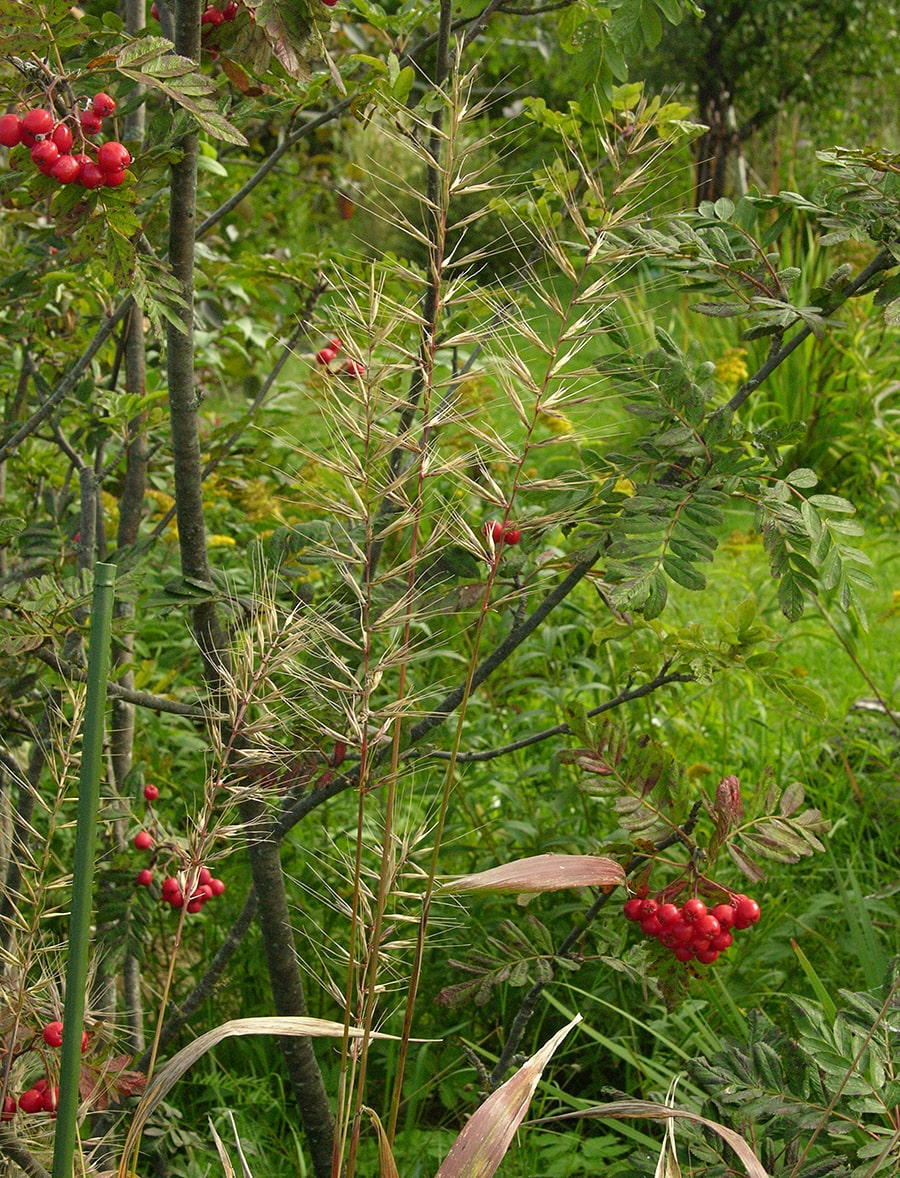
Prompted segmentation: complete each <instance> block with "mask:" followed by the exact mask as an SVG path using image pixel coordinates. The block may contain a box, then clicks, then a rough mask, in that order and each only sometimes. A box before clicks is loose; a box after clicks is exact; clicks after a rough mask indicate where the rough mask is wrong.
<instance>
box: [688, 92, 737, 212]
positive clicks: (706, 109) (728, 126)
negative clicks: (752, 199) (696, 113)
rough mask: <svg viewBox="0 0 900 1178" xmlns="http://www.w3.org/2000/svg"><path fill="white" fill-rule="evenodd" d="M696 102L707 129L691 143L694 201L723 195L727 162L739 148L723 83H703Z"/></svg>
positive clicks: (734, 155) (728, 162) (697, 201)
mask: <svg viewBox="0 0 900 1178" xmlns="http://www.w3.org/2000/svg"><path fill="white" fill-rule="evenodd" d="M699 102H700V121H701V122H702V123H705V124H706V126H707V128H708V130H707V131H706V132H705V133H704V134H703V135H702V136H701V137H700V138H699V139H698V140H697V142H696V144H695V147H694V160H695V171H694V204H695V205H699V204H700V202H701V201H704V200H718V199H719V197H720V196H724V195H725V188H726V184H727V180H728V169H729V165H730V163H731V161H732V159H733V158H736V157H737V154H738V152H739V149H740V137H739V135H738V132H737V128H736V127H735V126H734V117H733V114H732V111H731V95H730V94H729V92H728V89H727V88H726V86H725V83H724V82H722V81H718V82H717V83H715V85H714V88H710V89H708V90H707V89H706V88H705V87H704V89H703V90H702V91H701V93H700V95H699Z"/></svg>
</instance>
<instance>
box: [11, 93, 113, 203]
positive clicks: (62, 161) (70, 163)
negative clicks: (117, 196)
mask: <svg viewBox="0 0 900 1178" xmlns="http://www.w3.org/2000/svg"><path fill="white" fill-rule="evenodd" d="M115 109H116V104H115V101H114V99H112V98H110V96H109V95H108V94H105V93H103V92H102V91H101V92H100V93H99V94H95V95H94V97H93V98H92V99H90V100H89V101H88V102H87V103H86V104H85V105H84V107H83V108H82V109H80V110H73V111H70V112H68V113H67V114H66V115H65V116H64V117H63V118H57V117H56V115H55V114H54V113H53V112H52V111H51V110H48V109H47V108H46V107H43V106H35V107H32V108H31V109H30V110H27V111H25V112H24V114H22V115H21V116H20V115H18V114H16V113H15V112H10V113H8V114H5V115H3V116H2V117H0V145H2V146H3V147H9V148H14V147H18V146H19V145H20V144H21V145H22V146H23V147H26V148H28V150H29V153H30V155H31V159H32V161H33V162H34V164H35V166H36V167H37V169H38V171H39V172H42V173H43V174H44V175H45V176H51V177H52V178H53V179H54V180H56V181H58V182H59V183H60V184H79V185H81V187H82V188H102V187H105V188H118V187H119V185H120V184H121V183H122V182H123V180H124V179H125V172H126V169H127V168H128V165H129V164H130V163H131V153H130V152H129V150H128V148H127V147H125V146H124V144H122V143H120V142H119V141H118V139H107V140H105V141H104V142H103V143H101V144H99V145H98V146H95V144H94V143H93V138H94V136H96V135H99V134H100V132H101V131H102V129H103V122H104V120H105V119H108V118H110V117H111V116H112V115H113V114H114V113H115Z"/></svg>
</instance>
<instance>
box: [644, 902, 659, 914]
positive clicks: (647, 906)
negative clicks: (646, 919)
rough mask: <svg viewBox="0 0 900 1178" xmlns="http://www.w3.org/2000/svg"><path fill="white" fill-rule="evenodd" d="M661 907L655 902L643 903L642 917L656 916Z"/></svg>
mask: <svg viewBox="0 0 900 1178" xmlns="http://www.w3.org/2000/svg"><path fill="white" fill-rule="evenodd" d="M658 907H659V905H658V904H657V902H656V901H655V900H642V901H641V916H642V917H643V916H655V915H656V910H657V908H658Z"/></svg>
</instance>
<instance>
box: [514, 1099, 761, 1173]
mask: <svg viewBox="0 0 900 1178" xmlns="http://www.w3.org/2000/svg"><path fill="white" fill-rule="evenodd" d="M572 1117H604V1118H608V1119H609V1120H620V1119H627V1118H631V1117H649V1118H656V1117H663V1118H676V1117H680V1118H683V1119H684V1120H687V1121H693V1122H694V1124H696V1125H703V1126H705V1127H706V1128H707V1129H712V1130H713V1132H714V1133H718V1134H719V1136H720V1137H721V1138H722V1139H723V1141H726V1142H727V1143H728V1145H730V1146H731V1148H732V1149H733V1150H734V1152H735V1153H736V1154H737V1156H738V1157H739V1158H740V1159H741V1162H742V1163H743V1166H744V1169H745V1170H746V1171H747V1173H748V1174H749V1176H750V1178H769V1173H768V1171H767V1170H766V1168H765V1166H763V1164H762V1162H761V1161H760V1160H759V1158H758V1157H757V1156H756V1154H755V1153H754V1152H753V1150H752V1149H751V1148H750V1146H749V1145H748V1144H747V1142H746V1141H745V1140H744V1139H743V1137H741V1136H740V1135H739V1134H737V1133H735V1132H734V1130H733V1129H729V1128H728V1127H727V1126H725V1125H720V1124H719V1122H718V1121H712V1120H710V1119H709V1117H701V1116H700V1114H699V1113H692V1112H690V1111H689V1110H688V1109H683V1108H672V1107H671V1106H670V1105H666V1104H657V1103H656V1102H655V1101H652V1100H613V1101H610V1102H609V1103H608V1104H596V1105H594V1106H593V1107H592V1108H585V1109H579V1110H578V1111H576V1112H571V1113H557V1114H556V1115H554V1116H552V1117H541V1118H540V1119H539V1120H537V1121H534V1122H532V1123H533V1124H535V1125H546V1124H548V1123H549V1122H550V1121H565V1120H569V1119H571V1118H572Z"/></svg>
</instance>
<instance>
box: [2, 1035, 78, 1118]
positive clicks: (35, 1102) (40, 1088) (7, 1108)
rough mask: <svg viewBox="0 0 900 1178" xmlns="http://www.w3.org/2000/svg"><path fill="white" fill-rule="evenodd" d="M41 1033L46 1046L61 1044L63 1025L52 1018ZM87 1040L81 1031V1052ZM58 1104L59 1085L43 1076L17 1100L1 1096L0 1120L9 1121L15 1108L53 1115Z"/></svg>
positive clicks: (13, 1114)
mask: <svg viewBox="0 0 900 1178" xmlns="http://www.w3.org/2000/svg"><path fill="white" fill-rule="evenodd" d="M42 1034H43V1037H44V1042H45V1043H46V1044H47V1046H48V1047H61V1046H62V1041H63V1025H62V1023H61V1022H60V1021H59V1019H54V1020H53V1022H52V1023H47V1025H46V1026H45V1027H44V1029H43V1032H42ZM88 1042H89V1037H88V1033H87V1031H82V1032H81V1051H82V1054H84V1052H85V1051H87V1049H88ZM58 1105H59V1085H58V1084H51V1083H50V1081H49V1080H48V1079H47V1077H46V1076H44V1077H42V1078H41V1079H40V1080H38V1081H37V1082H36V1083H34V1084H33V1085H32V1086H31V1087H30V1088H29V1089H28V1090H27V1092H23V1093H22V1095H21V1096H20V1097H19V1099H18V1100H16V1098H15V1097H14V1096H10V1095H7V1096H5V1097H4V1098H3V1110H2V1112H0V1121H11V1120H12V1119H13V1117H14V1116H15V1115H16V1109H17V1108H20V1109H21V1110H22V1112H23V1113H50V1115H51V1116H52V1117H55V1116H56V1110H57V1107H58Z"/></svg>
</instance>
